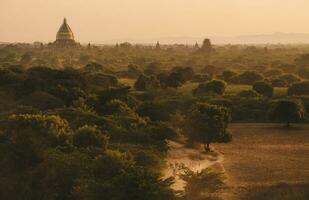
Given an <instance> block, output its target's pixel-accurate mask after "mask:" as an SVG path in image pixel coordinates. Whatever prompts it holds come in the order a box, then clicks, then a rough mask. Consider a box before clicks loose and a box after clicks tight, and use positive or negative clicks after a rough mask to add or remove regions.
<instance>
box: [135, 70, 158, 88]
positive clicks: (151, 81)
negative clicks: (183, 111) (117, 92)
mask: <svg viewBox="0 0 309 200" xmlns="http://www.w3.org/2000/svg"><path fill="white" fill-rule="evenodd" d="M159 86H160V83H159V81H158V80H157V79H156V77H155V76H146V75H144V74H141V75H140V76H139V77H138V79H137V80H136V81H135V83H134V88H135V89H136V90H138V91H144V90H149V89H153V88H158V87H159Z"/></svg>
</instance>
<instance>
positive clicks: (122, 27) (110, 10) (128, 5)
mask: <svg viewBox="0 0 309 200" xmlns="http://www.w3.org/2000/svg"><path fill="white" fill-rule="evenodd" d="M308 7H309V2H308V1H306V0H295V1H293V2H290V1H288V0H284V1H282V0H260V1H259V2H251V1H250V2H248V1H246V0H235V1H233V2H230V1H228V0H218V1H216V2H213V1H210V0H194V1H191V2H188V1H185V0H169V1H163V0H157V1H147V2H144V1H142V0H132V1H130V2H123V1H122V0H115V1H108V0H103V1H102V0H101V1H100V0H90V1H88V2H87V3H84V1H83V0H67V1H64V2H63V1H61V0H54V1H46V0H27V1H24V2H20V1H18V0H1V1H0V26H1V27H3V28H2V31H1V32H0V41H1V42H26V43H32V42H35V41H41V42H44V43H48V42H53V41H54V40H55V36H56V33H57V31H58V29H59V27H60V25H61V23H62V20H63V18H64V17H66V18H67V19H68V24H69V25H70V26H71V28H72V30H73V32H74V34H75V39H76V41H79V42H81V43H88V42H92V43H106V42H107V43H108V41H112V42H115V41H130V40H132V41H136V40H139V41H142V43H155V42H156V40H158V39H159V38H180V37H182V38H184V37H188V38H212V37H213V38H235V37H244V36H256V35H272V34H273V33H278V32H280V33H288V34H289V33H293V34H309V26H304V25H303V24H306V23H307V22H308V21H309V15H308V14H307V10H306V8H308ZM226 19H228V20H226ZM215 40H216V39H215ZM145 41H146V42H145ZM199 42H201V41H199ZM305 42H309V39H308V41H305ZM214 43H222V42H220V41H219V42H216V41H215V42H214ZM223 43H224V42H223ZM232 43H233V42H232ZM266 43H267V41H266ZM275 43H276V42H275ZM292 43H293V42H292Z"/></svg>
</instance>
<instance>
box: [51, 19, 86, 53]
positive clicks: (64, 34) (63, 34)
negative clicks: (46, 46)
mask: <svg viewBox="0 0 309 200" xmlns="http://www.w3.org/2000/svg"><path fill="white" fill-rule="evenodd" d="M54 46H55V47H59V48H74V47H79V46H80V44H79V43H77V42H75V39H74V34H73V31H72V30H71V28H70V26H69V25H68V23H67V20H66V18H64V20H63V24H62V25H61V27H60V29H59V31H58V32H57V36H56V41H55V42H54Z"/></svg>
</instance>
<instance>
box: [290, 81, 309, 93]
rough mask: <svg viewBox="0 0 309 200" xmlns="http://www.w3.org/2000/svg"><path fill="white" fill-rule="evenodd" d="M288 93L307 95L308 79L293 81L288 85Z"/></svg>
mask: <svg viewBox="0 0 309 200" xmlns="http://www.w3.org/2000/svg"><path fill="white" fill-rule="evenodd" d="M288 95H309V81H303V82H299V83H294V84H293V85H291V86H290V87H289V89H288Z"/></svg>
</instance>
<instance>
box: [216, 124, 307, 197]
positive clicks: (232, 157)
mask: <svg viewBox="0 0 309 200" xmlns="http://www.w3.org/2000/svg"><path fill="white" fill-rule="evenodd" d="M230 129H231V130H232V132H233V142H231V143H229V144H215V145H214V147H215V149H216V150H217V151H219V152H220V153H221V154H223V156H224V162H223V165H224V168H225V171H226V174H227V176H228V185H229V187H230V189H229V194H228V197H227V198H226V199H252V200H253V199H254V200H255V199H259V200H264V199H265V200H275V199H278V200H279V199H282V200H283V199H293V198H295V197H291V198H288V194H287V193H288V190H292V191H290V192H293V193H297V192H299V193H307V194H296V195H299V198H298V199H303V198H302V196H303V195H308V193H309V185H308V182H309V125H298V126H294V127H292V128H290V129H285V128H283V127H282V126H281V125H278V124H232V125H231V126H230ZM248 191H249V192H250V193H251V194H250V195H253V196H250V197H247V196H246V195H247V193H248ZM274 191H276V195H280V193H282V192H284V193H285V195H283V196H285V197H284V198H283V197H277V196H273V195H274V194H271V193H273V192H274ZM253 193H257V194H253ZM258 193H260V194H258ZM254 195H255V196H254ZM306 197H307V196H306Z"/></svg>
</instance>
